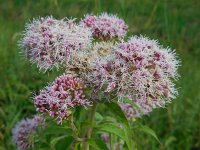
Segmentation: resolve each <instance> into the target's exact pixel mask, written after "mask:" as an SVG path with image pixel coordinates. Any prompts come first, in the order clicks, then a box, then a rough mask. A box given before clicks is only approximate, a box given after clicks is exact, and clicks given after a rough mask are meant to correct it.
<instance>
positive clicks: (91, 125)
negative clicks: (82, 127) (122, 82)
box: [83, 103, 97, 150]
mask: <svg viewBox="0 0 200 150" xmlns="http://www.w3.org/2000/svg"><path fill="white" fill-rule="evenodd" d="M96 110H97V103H94V105H93V107H92V110H91V115H90V118H89V125H90V126H89V128H88V130H87V133H86V138H87V139H90V138H91V135H92V129H93V120H94V115H95V112H96ZM83 150H89V145H88V144H87V141H86V142H84V143H83Z"/></svg>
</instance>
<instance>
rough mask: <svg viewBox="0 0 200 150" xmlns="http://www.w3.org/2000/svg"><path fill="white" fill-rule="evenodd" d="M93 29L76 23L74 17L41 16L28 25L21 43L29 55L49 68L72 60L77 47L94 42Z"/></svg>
mask: <svg viewBox="0 0 200 150" xmlns="http://www.w3.org/2000/svg"><path fill="white" fill-rule="evenodd" d="M91 36H92V34H91V32H90V31H89V30H88V29H87V28H83V27H81V26H78V25H76V24H75V22H74V20H66V21H65V20H64V19H63V20H56V19H54V18H53V17H46V18H39V19H35V20H33V21H32V22H31V23H28V24H27V25H26V30H25V32H24V36H23V38H22V40H21V41H20V46H21V47H22V48H23V49H24V50H25V55H26V56H27V57H28V58H29V59H30V60H31V61H32V62H33V63H36V64H37V65H38V67H39V68H40V69H43V70H47V69H51V68H53V67H59V65H60V64H62V63H63V62H69V61H70V60H71V57H72V55H73V54H74V52H75V51H77V50H80V49H83V48H86V47H88V46H90V44H91V40H92V39H91Z"/></svg>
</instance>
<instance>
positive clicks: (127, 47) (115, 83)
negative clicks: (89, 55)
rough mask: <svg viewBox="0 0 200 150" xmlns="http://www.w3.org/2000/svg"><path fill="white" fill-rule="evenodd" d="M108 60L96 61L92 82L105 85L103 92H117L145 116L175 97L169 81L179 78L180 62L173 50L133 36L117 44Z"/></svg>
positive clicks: (174, 91) (144, 38)
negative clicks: (105, 88) (131, 102)
mask: <svg viewBox="0 0 200 150" xmlns="http://www.w3.org/2000/svg"><path fill="white" fill-rule="evenodd" d="M110 57H111V58H110V59H109V60H107V61H105V60H101V61H97V62H96V69H95V71H94V72H93V75H92V76H93V80H94V81H93V82H94V83H96V84H100V83H101V84H104V85H108V86H107V90H106V92H111V91H116V94H117V96H118V98H119V100H123V97H128V98H129V99H131V100H133V102H135V103H136V104H137V105H138V107H139V110H142V113H144V114H147V113H149V112H151V111H152V110H153V109H154V108H156V107H163V106H164V105H165V104H166V103H168V102H170V100H171V99H173V98H175V96H176V95H177V91H176V89H175V87H174V83H173V82H172V79H176V77H177V76H178V75H177V67H178V64H179V62H178V61H177V59H176V56H175V54H174V52H173V51H172V50H170V49H165V48H163V47H162V46H161V45H159V44H158V43H157V42H156V41H154V40H150V39H148V38H146V37H142V36H140V37H138V36H134V37H131V38H130V39H129V40H128V41H127V42H122V43H119V44H117V46H116V48H115V54H114V56H113V55H111V56H110ZM134 109H135V108H134ZM139 110H135V111H134V112H135V114H138V113H136V112H137V111H139Z"/></svg>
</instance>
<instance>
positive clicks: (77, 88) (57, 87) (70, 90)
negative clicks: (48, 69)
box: [34, 74, 89, 124]
mask: <svg viewBox="0 0 200 150" xmlns="http://www.w3.org/2000/svg"><path fill="white" fill-rule="evenodd" d="M83 90H84V84H83V82H82V80H80V79H78V78H76V77H73V76H72V75H65V74H64V75H61V76H59V77H57V78H56V80H55V81H54V82H53V83H52V84H50V85H49V86H47V87H46V88H45V89H43V90H41V91H40V94H39V95H37V96H35V98H34V104H35V107H36V109H37V111H39V112H40V113H42V114H44V113H46V112H47V113H48V114H49V116H51V117H53V118H56V119H57V122H58V123H59V124H61V123H62V120H63V119H66V118H67V117H68V116H69V115H70V112H69V110H70V108H74V107H77V106H87V105H89V102H88V101H86V100H85V99H84V94H83Z"/></svg>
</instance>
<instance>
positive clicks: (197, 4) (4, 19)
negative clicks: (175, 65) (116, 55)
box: [0, 0, 200, 150]
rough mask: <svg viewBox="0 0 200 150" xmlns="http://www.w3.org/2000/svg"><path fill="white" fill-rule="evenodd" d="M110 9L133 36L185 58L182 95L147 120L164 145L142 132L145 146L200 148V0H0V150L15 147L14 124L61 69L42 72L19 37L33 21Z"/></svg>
mask: <svg viewBox="0 0 200 150" xmlns="http://www.w3.org/2000/svg"><path fill="white" fill-rule="evenodd" d="M102 11H106V12H109V13H114V14H117V15H118V16H120V17H122V18H124V19H125V21H126V22H127V24H128V25H129V35H139V34H142V35H146V36H149V37H150V38H153V39H158V40H159V41H160V43H161V44H163V45H164V46H169V47H171V48H172V49H176V51H177V53H178V55H179V57H180V59H181V61H182V63H181V65H182V66H181V67H180V69H179V73H180V75H181V78H180V80H179V81H178V82H177V87H178V88H179V96H178V98H177V99H176V100H174V101H173V102H172V103H171V104H169V105H168V106H167V107H166V109H157V110H155V111H154V112H152V113H151V114H150V115H149V116H145V117H143V119H142V122H143V124H145V125H147V126H149V127H151V128H152V129H153V130H154V131H155V132H156V134H157V135H158V137H159V139H160V141H161V144H159V143H158V142H157V141H155V140H154V139H153V138H151V137H150V136H147V135H143V134H140V135H137V136H138V138H139V139H141V140H140V145H139V147H140V148H141V149H147V150H149V149H161V150H165V149H167V150H168V149H169V150H189V149H191V150H199V149H200V1H199V0H188V1H187V0H0V150H12V149H15V148H14V146H13V144H12V141H11V132H10V130H11V128H12V127H13V126H14V124H15V123H16V122H17V121H18V120H20V119H22V118H23V117H27V116H31V115H32V114H33V113H35V109H34V106H33V103H32V101H31V97H32V95H33V93H32V92H33V91H38V90H39V89H41V88H42V87H43V86H44V85H46V83H47V82H49V81H52V80H53V78H54V77H55V76H56V75H57V74H58V72H48V73H47V74H43V73H40V72H39V71H38V69H37V68H36V66H34V65H32V66H31V64H30V63H29V62H27V61H25V60H24V59H23V58H22V57H21V54H20V49H19V48H18V46H17V41H18V40H19V38H20V33H21V31H22V30H23V29H24V25H25V23H26V22H27V21H29V20H30V19H32V18H33V17H38V16H46V15H53V16H54V17H56V18H58V19H61V18H63V17H76V18H80V17H83V14H86V13H91V12H93V13H98V12H102Z"/></svg>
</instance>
